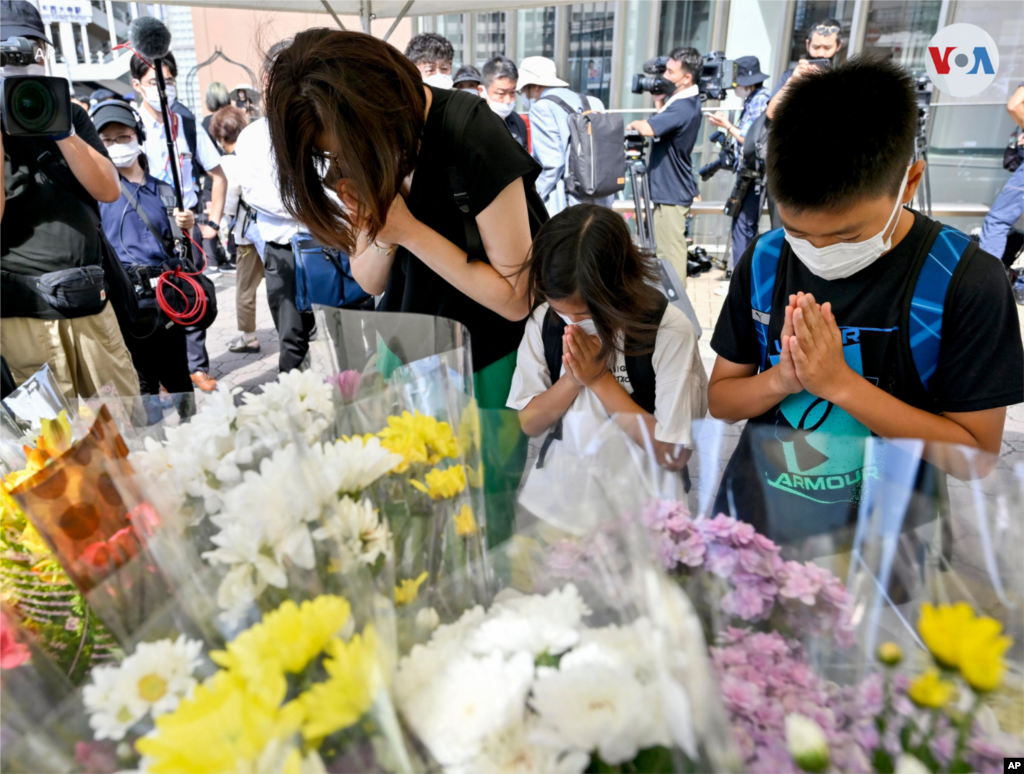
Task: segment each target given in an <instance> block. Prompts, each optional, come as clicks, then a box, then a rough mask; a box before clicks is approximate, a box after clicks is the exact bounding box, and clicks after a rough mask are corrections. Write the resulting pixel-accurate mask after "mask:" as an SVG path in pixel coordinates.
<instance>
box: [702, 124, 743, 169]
mask: <svg viewBox="0 0 1024 774" xmlns="http://www.w3.org/2000/svg"><path fill="white" fill-rule="evenodd" d="M708 139H709V140H711V142H713V143H717V144H718V145H720V146H721V150H720V151H719V152H718V158H717V159H715V160H714V161H710V162H708V163H707V164H705V165H704V166H703V167H701V168H700V169H699V170H697V172H698V174H699V175H700V179H701V180H710V179H711V178H712V177H713V176H714V174H715V173H716V172H718V171H719V170H720V169H725V170H732V168H733V167H734V166H736V140H734V139H733V138H732V135H729V134H726V133H725V132H722V131H717V132H715V133H714V134H713V135H711V136H710V137H709V138H708Z"/></svg>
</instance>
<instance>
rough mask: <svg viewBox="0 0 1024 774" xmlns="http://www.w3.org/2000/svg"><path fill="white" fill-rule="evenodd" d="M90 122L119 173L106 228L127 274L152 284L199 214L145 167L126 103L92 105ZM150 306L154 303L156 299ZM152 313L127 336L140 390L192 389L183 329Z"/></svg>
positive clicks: (104, 208)
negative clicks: (177, 201)
mask: <svg viewBox="0 0 1024 774" xmlns="http://www.w3.org/2000/svg"><path fill="white" fill-rule="evenodd" d="M92 120H93V123H94V124H95V126H96V130H97V131H98V132H99V134H100V138H101V139H102V140H103V145H104V146H105V147H106V149H107V153H108V154H109V155H110V158H111V161H113V162H114V166H116V167H117V171H118V173H119V174H120V176H121V180H120V188H121V196H120V197H119V198H118V200H117V201H115V202H113V203H103V204H100V215H101V217H102V218H103V230H104V231H105V232H106V235H107V239H108V240H109V241H110V244H111V246H112V247H113V248H114V251H115V252H116V253H117V257H118V260H120V261H121V263H123V264H125V267H126V268H127V269H128V272H129V276H132V278H133V280H134V281H135V282H136V284H140V285H145V284H150V280H151V279H152V278H154V277H156V276H158V275H159V274H160V273H162V272H163V271H164V269H165V268H166V267H167V266H168V265H176V264H177V259H176V257H175V252H174V238H175V236H176V235H177V234H180V232H181V231H185V232H188V231H191V230H192V227H193V226H194V225H195V215H194V213H193V212H192V211H191V210H185V211H184V212H182V211H181V210H178V209H176V208H174V189H173V188H171V186H169V185H167V183H161V182H160V181H159V180H157V179H156V178H155V177H153V176H152V175H151V174H149V173H148V172H147V171H146V169H145V162H146V157H145V156H144V155H142V145H143V143H144V142H145V130H144V129H143V128H142V119H141V117H140V116H139V115H138V114H137V113H136V112H135V111H134V110H132V108H131V107H130V106H129V105H128V104H127V103H126V102H122V101H121V100H116V99H115V100H107V101H105V102H100V103H98V104H97V105H96V106H95V107H93V109H92ZM168 208H170V209H171V213H170V214H169V213H168ZM171 217H173V219H174V221H173V225H172V222H171ZM175 226H176V227H177V228H175ZM176 232H177V234H176ZM139 267H147V271H144V272H140V271H139ZM152 306H153V307H155V306H156V301H155V297H154V300H153V301H152ZM153 313H154V314H155V315H157V318H156V319H155V320H154V321H153V322H152V324H149V325H148V329H147V330H144V331H133V333H136V334H137V335H132V334H129V335H127V336H126V337H125V344H127V345H128V350H129V351H130V352H131V353H132V361H133V362H134V363H135V369H136V370H137V371H138V373H139V386H140V388H141V393H140V394H142V395H157V394H159V392H160V385H161V384H162V385H163V386H164V389H166V390H167V391H168V392H170V393H179V392H193V389H192V380H191V378H190V377H189V369H188V350H187V347H186V345H185V328H183V327H182V326H180V325H174V324H171V325H168V324H167V323H168V322H169V321H168V319H167V318H166V317H165V316H164V315H162V314H158V313H157V312H156V309H155V308H154V309H153ZM139 327H147V324H146V323H142V324H140V326H139Z"/></svg>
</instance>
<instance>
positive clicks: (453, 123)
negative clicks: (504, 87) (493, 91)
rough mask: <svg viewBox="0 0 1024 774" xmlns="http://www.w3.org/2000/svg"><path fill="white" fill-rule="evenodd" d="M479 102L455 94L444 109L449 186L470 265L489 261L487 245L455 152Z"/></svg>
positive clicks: (443, 126) (443, 127)
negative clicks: (463, 231) (459, 216)
mask: <svg viewBox="0 0 1024 774" xmlns="http://www.w3.org/2000/svg"><path fill="white" fill-rule="evenodd" d="M460 102H461V104H460ZM478 102H479V100H478V99H476V98H466V97H465V96H464V95H463V92H461V91H458V90H456V91H452V92H451V93H450V94H449V96H448V103H447V104H446V105H445V107H444V115H443V117H442V120H441V124H442V135H443V139H442V143H443V158H444V163H445V166H446V167H447V170H448V183H449V185H450V186H451V189H452V193H453V194H454V196H455V205H456V206H457V207H458V208H459V212H461V213H462V225H463V228H464V229H465V234H466V262H467V263H472V262H474V261H486V260H487V254H486V253H485V252H484V243H483V240H482V239H481V237H480V229H479V227H478V226H477V224H476V218H474V217H473V212H472V210H471V209H470V206H469V193H468V191H467V190H466V188H467V186H466V181H465V179H464V178H463V176H462V170H461V169H460V168H459V164H458V156H457V155H456V148H458V147H460V146H461V145H462V138H463V136H464V135H465V133H466V126H467V125H468V124H469V120H470V118H472V117H473V108H475V107H476V106H477V103H478Z"/></svg>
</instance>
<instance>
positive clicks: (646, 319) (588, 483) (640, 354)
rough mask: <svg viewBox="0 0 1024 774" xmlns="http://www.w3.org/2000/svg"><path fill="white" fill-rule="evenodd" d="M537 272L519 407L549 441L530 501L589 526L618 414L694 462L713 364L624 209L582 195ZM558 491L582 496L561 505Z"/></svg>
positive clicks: (678, 466) (637, 433) (682, 461)
mask: <svg viewBox="0 0 1024 774" xmlns="http://www.w3.org/2000/svg"><path fill="white" fill-rule="evenodd" d="M527 269H528V270H529V272H530V290H531V295H532V298H533V303H534V306H535V309H534V311H533V314H532V315H531V316H530V319H529V320H528V322H527V324H526V332H525V334H524V336H523V340H522V343H521V344H520V345H519V356H518V362H517V366H516V371H515V375H514V376H513V378H512V389H511V392H510V394H509V398H508V404H507V405H508V407H509V408H513V409H516V410H517V411H518V412H519V420H520V423H521V424H522V427H523V431H524V432H525V433H526V434H527V435H529V436H532V437H543V442H542V444H541V448H540V453H539V455H538V458H537V461H536V463H535V464H534V465H533V466H532V469H531V470H530V471H528V479H527V481H526V484H525V486H524V487H523V492H522V495H521V497H520V503H521V504H522V505H523V506H524V507H525V508H526V509H527V510H528V511H530V512H531V513H533V514H534V515H536V516H538V517H539V518H541V519H544V520H545V521H549V522H552V523H554V524H555V525H556V526H558V527H560V528H562V529H565V530H568V531H582V530H584V529H586V528H587V527H588V526H589V524H590V521H589V516H588V515H586V514H588V511H591V510H592V508H591V506H594V505H595V503H596V501H597V500H599V499H600V498H599V497H595V498H593V501H592V502H588V501H587V500H588V498H587V495H588V494H589V493H593V492H596V490H595V480H594V476H595V475H597V476H600V475H601V470H600V466H601V462H600V460H599V459H598V458H597V456H595V455H597V454H599V449H595V448H593V447H596V446H599V445H600V444H595V440H597V439H598V435H599V433H600V432H601V428H602V427H603V426H605V425H606V424H607V422H608V419H609V418H610V417H615V419H616V422H617V423H618V424H619V426H620V427H621V428H622V429H623V430H625V432H626V434H627V435H629V437H630V438H631V439H632V441H633V442H634V443H636V444H637V445H638V446H639V447H641V448H647V444H648V443H651V444H652V445H653V449H654V453H655V456H656V458H657V460H658V463H659V464H661V465H662V466H663V467H665V468H668V469H671V470H682V469H683V467H684V466H685V465H686V462H687V460H688V459H689V454H690V452H689V450H688V449H687V448H686V447H688V446H690V447H692V439H691V434H690V429H691V423H692V422H693V420H695V419H700V418H702V417H703V416H704V414H705V413H706V412H707V386H708V378H707V373H706V372H705V370H704V365H703V363H702V362H701V359H700V353H699V351H698V348H697V332H696V330H695V329H694V327H693V324H692V323H691V322H690V321H689V320H688V319H687V318H686V316H685V315H684V314H683V313H682V312H681V311H679V309H677V308H676V307H674V306H672V305H670V304H669V303H668V299H667V298H666V297H665V296H664V295H663V294H662V292H661V291H660V290H659V289H658V287H659V277H658V271H657V268H656V266H655V264H654V262H653V260H651V259H649V258H645V257H644V256H643V255H642V254H641V253H640V251H639V249H638V248H637V247H636V245H634V244H633V240H632V238H631V236H630V233H629V228H628V227H627V226H626V223H625V221H624V220H623V219H622V217H621V216H619V215H617V214H616V213H615V212H613V211H612V210H610V209H608V208H606V207H600V206H597V205H593V204H580V205H577V206H575V207H570V208H568V209H566V210H564V211H562V212H561V213H559V214H558V215H556V216H555V217H553V218H552V219H551V220H549V221H548V222H547V223H546V224H545V225H544V226H543V227H542V228H541V230H540V231H539V232H538V233H537V236H536V238H535V239H534V242H533V248H532V250H531V254H530V259H529V261H528V265H527ZM641 422H642V423H643V425H645V426H646V427H643V426H641ZM558 492H562V493H565V494H564V495H563V497H564V498H570V499H569V500H566V501H563V502H556V498H557V497H558V495H557V493H558ZM567 506H568V507H567ZM577 514H579V516H577ZM584 522H585V523H584Z"/></svg>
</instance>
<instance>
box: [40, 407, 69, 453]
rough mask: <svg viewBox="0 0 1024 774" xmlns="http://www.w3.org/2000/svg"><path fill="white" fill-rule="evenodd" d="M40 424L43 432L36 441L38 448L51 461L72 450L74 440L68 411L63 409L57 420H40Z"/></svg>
mask: <svg viewBox="0 0 1024 774" xmlns="http://www.w3.org/2000/svg"><path fill="white" fill-rule="evenodd" d="M39 423H40V424H41V425H42V427H43V431H42V432H41V433H40V434H39V439H38V440H37V441H36V448H38V449H40V450H41V451H43V452H45V453H46V454H47V455H49V457H50V458H51V459H53V458H56V457H59V456H60V455H62V454H63V453H64V452H66V451H67V450H68V449H70V448H71V444H72V443H73V441H74V439H73V438H72V435H71V423H70V422H69V421H68V412H67V410H66V409H61V410H60V413H59V414H58V415H57V418H56V419H40V420H39Z"/></svg>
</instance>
